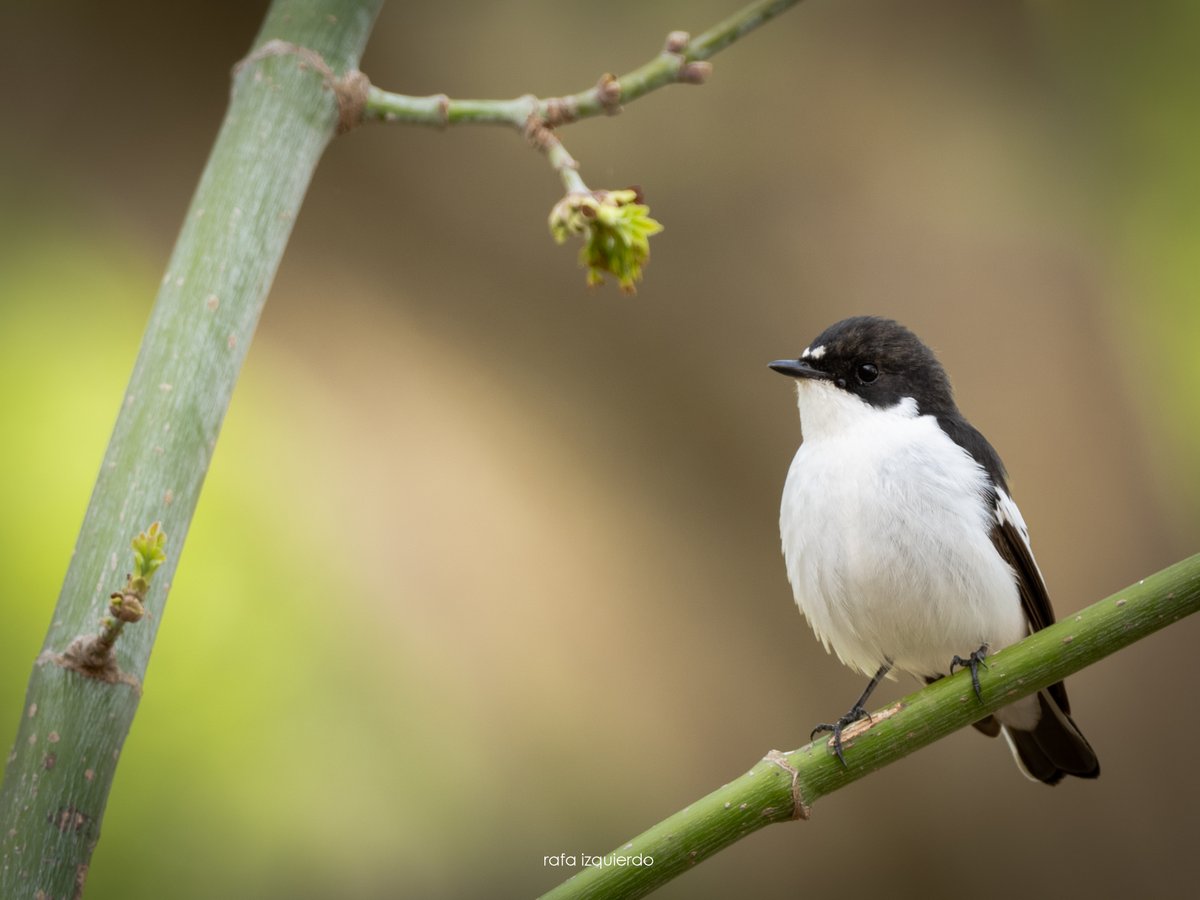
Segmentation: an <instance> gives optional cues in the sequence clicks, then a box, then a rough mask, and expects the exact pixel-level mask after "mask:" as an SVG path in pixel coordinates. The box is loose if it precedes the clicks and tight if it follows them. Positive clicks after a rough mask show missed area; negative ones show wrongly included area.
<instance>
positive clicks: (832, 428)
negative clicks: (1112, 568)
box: [770, 316, 1100, 784]
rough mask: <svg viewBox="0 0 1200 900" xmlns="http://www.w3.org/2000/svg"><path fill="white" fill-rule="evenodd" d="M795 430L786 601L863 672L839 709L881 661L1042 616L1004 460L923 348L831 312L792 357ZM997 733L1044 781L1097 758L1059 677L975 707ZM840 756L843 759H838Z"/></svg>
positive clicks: (967, 661)
mask: <svg viewBox="0 0 1200 900" xmlns="http://www.w3.org/2000/svg"><path fill="white" fill-rule="evenodd" d="M770 366H771V368H772V369H774V370H775V371H776V372H780V373H782V374H784V375H788V376H790V377H792V378H794V379H795V380H796V388H797V403H798V406H799V408H800V424H801V430H802V433H803V442H802V443H801V445H800V449H799V450H798V451H797V452H796V457H795V459H794V460H793V462H792V465H791V469H790V470H789V471H788V476H787V483H786V485H785V486H784V489H783V501H782V504H781V509H780V517H779V528H780V534H781V537H782V541H783V555H784V558H785V560H786V562H787V573H788V579H789V580H790V581H791V584H792V590H793V592H794V594H795V597H796V603H797V605H798V606H799V607H800V611H801V612H802V613H803V614H804V616H805V618H806V619H807V620H808V622H809V624H810V625H811V626H812V629H813V631H814V632H815V633H816V635H817V637H818V638H820V639H821V642H822V643H823V644H824V645H825V649H826V650H830V649H832V650H833V651H834V652H835V653H836V654H837V655H838V657H839V658H840V659H841V661H842V662H843V663H845V664H846V665H848V666H850V667H851V668H854V669H857V670H858V671H860V672H862V673H863V674H872V673H873V677H872V678H871V683H870V684H869V685H868V686H867V689H866V691H864V692H863V695H862V696H861V697H860V698H859V699H858V701H857V702H856V703H855V704H854V706H853V707H852V708H851V709H850V711H849V712H847V713H846V715H844V716H842V717H841V718H839V719H838V721H837V722H835V723H833V724H829V725H818V726H817V728H816V729H815V730H814V732H813V734H814V735H816V734H817V733H819V732H821V731H832V732H833V746H834V751H835V752H836V753H837V754H838V756H839V757H841V756H842V743H841V736H842V729H843V728H845V727H846V726H847V725H849V724H850V723H851V722H854V721H857V720H858V719H862V718H865V717H866V716H867V712H866V710H865V709H864V704H865V703H866V702H867V698H868V697H869V696H870V694H871V692H872V691H873V690H874V689H875V687H876V686H877V685H878V684H879V682H880V681H881V680H882V679H883V678H884V677H885V676H889V674H890V673H893V672H896V671H899V672H907V673H911V674H913V675H916V676H917V677H919V678H923V679H925V680H926V681H934V680H936V679H937V678H939V677H942V676H943V675H947V674H952V673H953V671H954V669H955V668H956V667H959V666H961V667H963V668H969V669H970V670H971V674H972V680H973V683H974V686H975V690H976V693H977V694H978V692H979V681H978V668H979V666H980V665H984V667H985V668H986V664H985V663H984V662H983V659H984V656H985V655H986V654H987V653H990V652H995V651H998V650H1001V649H1003V648H1004V647H1007V646H1008V645H1009V644H1013V643H1016V642H1017V641H1019V640H1021V638H1023V637H1025V636H1026V635H1028V634H1030V633H1032V632H1034V631H1038V630H1039V629H1042V628H1045V627H1046V626H1047V625H1050V624H1051V623H1053V622H1054V611H1053V609H1051V607H1050V598H1049V597H1048V596H1047V594H1046V586H1045V584H1044V583H1043V581H1042V575H1041V572H1039V571H1038V566H1037V563H1036V562H1035V561H1034V558H1033V553H1032V551H1031V550H1030V547H1029V532H1028V530H1027V528H1026V527H1025V521H1024V520H1023V519H1022V517H1021V512H1020V510H1018V509H1017V506H1016V504H1015V503H1014V502H1013V500H1012V498H1011V496H1010V495H1009V490H1008V483H1007V479H1006V476H1005V470H1004V465H1003V463H1001V461H1000V457H999V456H998V455H997V454H996V451H995V450H993V449H992V446H991V444H989V443H988V442H987V440H986V439H985V438H984V437H983V435H982V434H980V433H979V432H978V431H977V430H976V429H975V428H974V427H973V426H972V425H971V423H970V422H968V421H967V420H966V419H965V418H964V417H963V415H962V413H960V412H959V410H958V407H957V406H956V405H955V402H954V395H953V393H952V391H951V388H950V381H949V379H948V378H947V377H946V372H945V370H944V369H943V368H942V366H941V364H940V363H939V362H938V360H937V358H936V357H935V356H934V355H933V352H932V351H931V350H930V349H929V348H928V347H926V346H925V345H924V344H923V343H922V342H921V341H920V340H919V339H918V338H917V336H916V335H914V334H913V333H912V332H911V331H909V330H908V329H907V328H905V327H904V326H903V325H900V324H899V323H897V322H893V321H891V320H890V319H882V318H876V317H871V316H859V317H855V318H851V319H846V320H844V321H842V322H838V323H837V324H836V325H832V326H830V327H829V328H827V329H826V330H825V331H824V332H822V333H821V334H820V335H819V336H818V337H817V338H816V339H815V340H813V341H812V343H811V344H809V346H808V347H806V348H805V349H804V351H803V352H802V353H801V354H800V356H799V358H798V359H788V360H777V361H775V362H773V363H771V364H770ZM975 727H976V728H978V729H979V730H980V731H982V732H983V733H984V734H987V735H990V736H993V737H994V736H995V735H997V734H1003V735H1004V736H1005V738H1007V740H1008V743H1009V745H1010V747H1011V748H1012V751H1013V756H1014V757H1015V758H1016V760H1017V763H1018V765H1019V766H1020V768H1021V770H1022V771H1023V772H1024V773H1025V774H1026V775H1027V776H1029V777H1030V778H1032V779H1035V780H1037V781H1041V782H1045V783H1046V784H1056V783H1057V782H1059V781H1060V780H1061V779H1062V778H1063V776H1064V775H1075V776H1078V777H1080V778H1095V777H1096V776H1097V775H1099V774H1100V764H1099V762H1098V761H1097V759H1096V754H1095V753H1094V752H1093V751H1092V748H1091V746H1090V745H1089V744H1088V742H1087V740H1086V739H1085V738H1084V736H1083V735H1082V734H1081V733H1080V731H1079V728H1078V727H1076V725H1075V723H1074V721H1072V719H1071V715H1070V706H1069V704H1068V702H1067V692H1066V688H1065V687H1064V686H1063V684H1062V683H1061V682H1060V683H1058V684H1054V685H1051V686H1050V687H1048V688H1046V689H1045V690H1043V691H1040V692H1039V693H1037V694H1035V695H1033V696H1030V697H1026V698H1024V699H1022V700H1019V701H1017V702H1016V703H1013V704H1011V705H1010V706H1006V707H1004V708H1003V709H1001V710H999V711H998V712H996V713H995V714H994V715H991V716H988V717H986V718H984V719H982V720H981V721H979V722H976V723H975ZM843 762H844V759H843Z"/></svg>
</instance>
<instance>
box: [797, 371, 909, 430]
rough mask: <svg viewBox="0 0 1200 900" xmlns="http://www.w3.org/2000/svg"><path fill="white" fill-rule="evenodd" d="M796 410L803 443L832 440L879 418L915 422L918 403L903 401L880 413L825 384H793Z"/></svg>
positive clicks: (859, 400)
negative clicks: (797, 410) (797, 409)
mask: <svg viewBox="0 0 1200 900" xmlns="http://www.w3.org/2000/svg"><path fill="white" fill-rule="evenodd" d="M796 406H797V407H798V408H799V410H800V427H801V430H802V431H803V432H804V440H805V441H814V440H823V439H827V438H834V437H838V436H840V435H843V434H845V433H846V432H848V431H853V430H854V429H855V428H857V427H858V426H860V425H864V424H868V423H875V424H878V423H880V422H881V421H882V420H881V419H880V418H879V417H881V416H895V417H897V418H900V419H915V418H916V417H917V416H918V415H920V410H918V409H917V401H916V400H914V399H913V398H912V397H905V398H904V399H902V400H901V401H900V402H899V403H897V404H896V405H895V406H892V407H887V408H884V409H880V408H879V407H875V406H872V405H871V404H870V403H868V402H867V401H866V400H863V399H862V398H860V397H856V396H855V395H854V394H851V393H850V392H849V391H845V390H842V389H841V388H839V387H836V386H835V385H833V384H832V383H830V382H828V381H813V380H810V379H804V378H800V379H797V380H796Z"/></svg>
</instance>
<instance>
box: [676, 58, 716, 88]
mask: <svg viewBox="0 0 1200 900" xmlns="http://www.w3.org/2000/svg"><path fill="white" fill-rule="evenodd" d="M712 70H713V67H712V63H710V62H706V61H704V60H698V61H696V62H690V63H687V64H686V65H684V66H683V68H681V69H680V70H679V80H680V81H682V82H683V83H684V84H704V82H706V81H708V76H709V75H711V74H712Z"/></svg>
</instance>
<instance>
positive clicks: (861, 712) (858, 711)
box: [808, 662, 892, 766]
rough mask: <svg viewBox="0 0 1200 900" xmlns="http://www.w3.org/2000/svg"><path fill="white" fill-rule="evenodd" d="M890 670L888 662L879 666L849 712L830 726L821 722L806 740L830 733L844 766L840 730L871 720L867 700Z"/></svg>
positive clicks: (835, 749)
mask: <svg viewBox="0 0 1200 900" xmlns="http://www.w3.org/2000/svg"><path fill="white" fill-rule="evenodd" d="M891 668H892V664H891V663H890V662H889V663H884V664H883V665H882V666H880V667H879V671H878V672H876V673H875V676H874V677H873V678H872V679H871V683H870V684H868V685H867V689H866V690H865V691H863V692H862V696H861V697H859V698H858V699H857V700H856V701H855V702H854V705H853V706H852V707H850V711H849V712H848V713H846V714H845V715H844V716H842V717H841V718H840V719H838V720H837V721H836V722H834V723H832V724H830V723H828V722H822V723H821V724H820V725H818V726H817V727H816V728H814V729H813V730H812V734H810V735H809V736H808V739H809V740H810V741H811V740H813V739H814V738H815V737H816V736H817V735H818V734H820V733H821V732H823V731H832V732H833V752H834V753H836V754H837V758H838V759H840V760H841V761H842V765H843V766H844V765H846V757H844V756H842V729H844V728H845V727H846V726H847V725H850V724H852V723H854V722H857V721H858V720H859V719H869V718H871V714H870V713H869V712H867V709H866V702H867V698H869V697H870V696H871V694H872V693H873V692H874V690H875V688H877V687H879V682H881V681H883V679H884V676H885V675H887V673H888V672H889V671H891Z"/></svg>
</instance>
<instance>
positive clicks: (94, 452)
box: [0, 232, 453, 900]
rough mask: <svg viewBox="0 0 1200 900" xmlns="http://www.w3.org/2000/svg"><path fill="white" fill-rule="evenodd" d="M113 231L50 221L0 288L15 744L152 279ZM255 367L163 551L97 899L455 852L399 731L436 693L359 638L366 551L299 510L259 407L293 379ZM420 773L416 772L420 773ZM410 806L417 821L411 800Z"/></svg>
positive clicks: (242, 885)
mask: <svg viewBox="0 0 1200 900" xmlns="http://www.w3.org/2000/svg"><path fill="white" fill-rule="evenodd" d="M89 246H90V247H92V248H93V249H92V250H91V251H89V250H88V249H87V248H88V247H89ZM98 246H102V245H98V244H97V243H96V242H95V241H94V240H93V242H92V243H90V244H85V243H79V244H75V243H73V242H72V241H71V239H70V237H69V236H65V235H53V234H46V233H37V232H35V233H32V234H28V235H26V236H25V238H24V239H22V242H21V243H20V244H19V245H13V244H10V245H9V250H10V251H12V252H11V253H10V254H8V260H9V261H10V262H9V264H7V265H5V266H4V267H3V268H0V296H4V297H7V298H19V301H20V302H9V303H5V304H3V305H2V306H0V385H3V394H2V398H3V406H4V414H5V420H6V421H7V422H8V423H10V426H11V425H12V424H14V423H15V424H17V425H18V427H17V428H15V429H13V430H12V431H10V434H9V438H8V439H7V440H5V441H3V442H0V471H4V472H7V473H10V476H12V477H5V478H3V479H0V509H3V510H4V511H5V514H4V515H3V516H0V571H3V572H4V573H5V590H6V592H7V593H8V594H9V596H10V597H19V598H21V601H20V602H11V601H10V602H7V603H6V604H5V613H6V614H5V627H4V628H3V629H0V666H2V667H3V668H2V670H0V709H4V710H6V711H7V714H6V715H4V716H0V744H3V745H4V746H8V745H9V743H11V740H12V735H13V733H14V730H15V729H14V726H15V725H16V718H15V716H14V715H13V712H14V711H15V710H18V709H20V708H21V705H22V698H23V694H24V686H25V682H26V680H27V678H28V672H29V668H30V666H31V664H32V662H33V658H34V656H36V653H37V647H38V646H39V645H40V642H41V640H42V635H43V634H44V631H45V629H46V626H47V624H48V622H49V616H50V613H51V611H52V610H53V608H54V601H55V599H56V597H57V592H58V588H59V585H60V583H61V580H62V575H63V571H64V568H65V565H66V562H67V559H68V557H69V555H70V543H69V542H70V540H71V537H72V536H73V535H74V534H75V531H76V529H77V528H78V527H79V521H80V520H81V518H82V513H83V508H84V504H85V503H86V500H87V497H88V493H89V490H90V486H91V483H92V480H93V478H94V475H95V469H96V467H97V466H98V464H99V462H100V459H101V457H102V454H103V449H104V446H105V442H106V440H107V437H108V432H109V430H110V428H111V422H112V419H113V417H114V416H115V413H116V408H117V405H118V404H119V403H120V398H121V396H122V390H123V387H124V382H125V379H126V377H127V374H128V370H129V367H130V366H131V364H132V360H133V357H134V354H135V353H136V349H137V343H138V336H139V334H140V330H141V326H142V321H143V317H144V316H145V314H146V313H147V309H146V307H145V300H146V298H148V297H150V296H152V294H153V290H152V285H153V283H152V280H151V279H150V277H149V272H150V269H149V263H146V262H144V261H141V260H137V259H136V258H135V257H134V255H133V254H132V253H131V252H130V250H129V248H123V247H115V246H114V247H111V248H110V247H102V249H101V251H100V252H97V251H96V250H95V249H94V248H96V247H98ZM17 260H20V262H17ZM48 273H51V274H50V275H49V276H48ZM64 321H66V322H70V325H69V326H64V325H63V324H62V323H63V322H64ZM252 368H257V370H258V371H257V372H255V374H254V375H252V376H251V377H249V378H248V379H247V381H248V382H249V384H247V385H246V386H245V388H244V389H242V390H240V391H239V395H238V397H237V398H236V399H235V401H234V403H233V407H232V412H231V415H230V417H229V420H228V422H227V425H226V429H225V433H224V434H223V436H222V439H221V447H220V450H219V452H218V453H217V454H216V458H215V463H214V466H213V470H212V472H211V473H210V476H209V479H208V483H207V484H206V486H205V493H204V496H203V498H202V500H201V503H200V507H199V511H198V513H197V516H196V519H195V521H194V524H193V528H192V530H191V532H190V533H189V535H188V540H187V545H186V548H184V547H182V546H180V544H181V542H178V541H176V542H173V543H172V545H171V546H169V547H168V552H183V553H184V562H183V564H182V566H181V568H180V570H179V576H178V580H177V583H176V584H175V586H174V587H173V589H172V592H171V597H170V602H169V604H168V606H167V611H166V616H167V617H168V619H169V622H168V623H166V624H167V627H165V628H163V629H162V631H161V632H160V637H159V640H158V644H157V646H156V650H155V655H154V658H153V660H152V662H151V665H150V669H149V672H148V676H147V680H146V693H145V696H144V698H143V700H142V703H141V707H140V709H139V713H138V717H137V719H136V721H135V724H134V728H133V732H132V734H131V736H130V739H129V741H128V742H127V744H126V747H125V749H124V751H123V758H122V762H121V766H120V768H119V770H118V774H117V778H116V782H115V784H114V788H113V792H112V795H111V797H110V804H109V808H108V811H107V813H106V816H105V819H104V826H103V840H102V841H101V842H100V846H99V849H98V851H97V853H96V855H95V857H94V859H93V866H92V873H91V875H90V876H89V879H88V894H87V896H88V897H89V900H104V898H121V900H131V898H161V897H164V896H171V897H176V898H192V897H194V898H211V897H214V896H225V897H249V896H255V897H326V896H352V895H353V896H389V895H390V893H389V891H388V890H387V888H386V884H387V882H388V880H389V878H390V875H391V873H392V872H393V871H395V870H399V869H402V870H403V872H404V875H403V879H404V882H405V884H408V885H410V886H411V885H420V884H422V883H427V884H430V885H432V884H433V883H435V882H436V879H437V872H438V871H439V870H441V869H442V868H443V867H444V866H445V865H446V864H447V863H448V860H447V859H446V857H445V853H446V848H445V847H444V845H443V846H439V845H437V844H435V843H431V842H430V841H429V840H428V839H427V837H426V836H425V834H424V833H423V831H422V830H421V829H422V824H421V823H422V822H428V821H429V820H430V817H431V816H430V814H429V812H428V811H429V810H437V809H439V808H443V809H445V808H446V807H444V806H441V805H440V804H439V803H438V801H437V800H436V799H435V794H436V792H438V791H439V790H441V789H444V787H445V785H446V782H447V780H448V779H449V778H450V774H449V773H448V772H445V770H444V769H443V768H442V764H443V763H444V760H442V759H441V758H440V757H437V756H435V755H434V754H433V753H430V752H427V751H426V750H425V749H423V748H422V744H421V742H420V741H407V740H405V739H404V736H403V731H404V721H405V719H406V717H407V716H408V715H409V714H410V713H411V711H412V706H413V705H414V704H420V703H422V702H427V701H421V700H419V699H418V698H415V697H413V696H411V695H409V688H408V687H406V685H405V683H404V673H403V670H402V666H403V658H404V655H405V654H404V653H403V652H402V648H400V647H396V646H393V641H394V640H395V639H394V638H389V640H388V643H389V647H390V648H391V649H392V650H393V651H394V655H391V656H389V655H385V654H382V653H379V654H378V655H375V656H373V655H372V653H370V652H368V653H365V654H364V652H363V651H364V649H368V648H370V641H369V640H365V641H364V642H363V643H362V644H360V643H358V638H359V637H360V636H361V634H362V631H363V630H364V629H366V628H368V627H369V624H368V621H367V620H368V616H369V612H368V611H367V610H366V609H365V608H364V605H363V603H362V601H361V596H357V595H356V591H357V588H356V584H355V572H356V571H357V570H358V569H359V567H360V561H359V560H357V559H348V558H346V557H345V556H342V555H339V554H337V553H335V552H334V551H333V550H331V549H330V548H329V547H328V546H322V545H320V538H319V537H318V536H317V535H316V533H315V532H314V530H313V528H312V527H310V525H309V520H308V519H307V518H306V515H305V514H307V515H311V516H313V517H317V518H319V517H320V516H321V511H320V509H319V508H317V507H316V506H314V505H312V504H315V503H318V502H319V496H320V495H319V492H314V493H312V494H310V495H307V496H304V497H298V496H297V495H296V485H297V484H303V483H304V476H303V473H301V472H298V471H296V469H295V467H294V466H292V465H290V464H289V461H290V459H291V457H290V456H289V447H290V445H291V444H292V443H293V442H296V441H303V440H305V437H304V435H301V434H290V433H288V432H287V423H286V422H284V421H280V420H279V419H278V418H277V417H274V416H272V415H269V414H266V410H267V409H269V407H270V403H271V399H270V398H271V394H272V392H273V391H274V390H275V389H276V387H277V384H276V380H277V378H278V377H279V376H278V374H277V373H273V372H271V371H270V365H269V361H268V362H267V364H266V365H263V366H257V367H252ZM20 423H26V427H19V425H20ZM289 508H290V509H293V510H295V509H297V508H299V509H302V510H303V511H304V513H305V514H300V515H296V514H287V513H286V512H283V511H285V510H287V509H289ZM172 537H175V536H172ZM297 553H302V554H303V556H304V563H305V564H304V565H303V566H297V565H295V564H294V562H295V555H296V554H297ZM123 564H124V565H127V566H128V565H129V564H130V563H129V561H128V560H126V561H125V563H123ZM117 586H119V585H117ZM97 624H99V623H97ZM398 663H399V664H400V666H401V668H400V670H398V669H397V664H398ZM447 734H453V729H449V730H448V731H447ZM414 768H419V769H421V770H422V771H423V772H424V775H423V777H421V778H420V779H412V778H409V777H408V773H409V772H411V771H412V770H413V769H414ZM440 772H441V773H444V774H439V773H440ZM389 778H391V779H393V780H392V782H391V783H390V784H389V783H388V779H389ZM381 779H382V780H381ZM381 796H387V797H389V798H395V799H391V800H388V801H387V802H380V800H379V798H380V797H381ZM404 803H410V804H413V805H416V806H419V807H421V808H422V809H424V810H426V813H425V814H424V816H423V818H422V819H420V820H418V819H414V818H413V817H411V816H409V815H400V814H397V809H396V806H395V805H396V804H404ZM449 814H450V813H449V810H448V809H447V812H446V815H447V816H449ZM436 817H437V814H436V813H434V814H433V818H436ZM331 835H332V836H340V838H341V839H340V840H339V839H331ZM355 872H359V873H362V874H361V879H359V880H358V881H356V880H355V877H354V876H353V875H352V874H347V873H355ZM335 881H336V884H335V883H334V882H335Z"/></svg>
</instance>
